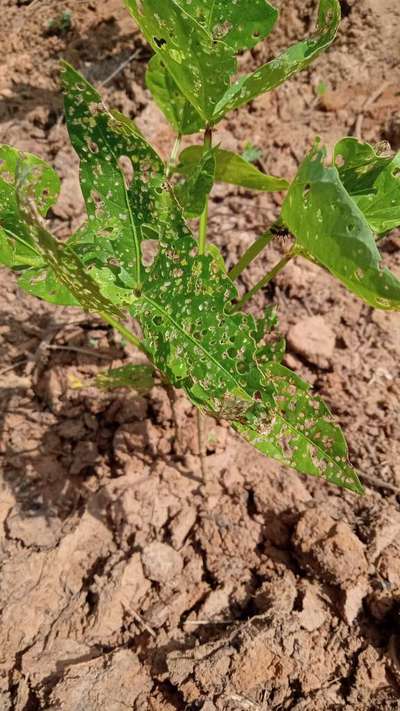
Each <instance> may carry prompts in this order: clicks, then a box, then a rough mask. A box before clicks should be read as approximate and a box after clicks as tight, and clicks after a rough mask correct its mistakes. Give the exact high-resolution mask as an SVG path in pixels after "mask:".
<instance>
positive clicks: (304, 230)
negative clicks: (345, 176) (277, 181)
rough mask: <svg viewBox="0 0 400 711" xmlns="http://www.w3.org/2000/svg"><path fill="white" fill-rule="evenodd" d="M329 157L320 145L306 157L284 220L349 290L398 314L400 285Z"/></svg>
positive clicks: (306, 248) (310, 253)
mask: <svg viewBox="0 0 400 711" xmlns="http://www.w3.org/2000/svg"><path fill="white" fill-rule="evenodd" d="M325 158H326V151H324V150H320V149H319V147H318V146H316V147H314V149H313V150H312V152H311V153H310V155H309V156H308V157H307V158H306V159H305V161H304V163H303V164H302V166H301V167H300V170H299V172H298V175H297V177H296V179H295V180H294V182H293V183H292V185H291V187H290V189H289V192H288V195H287V198H286V200H285V203H284V205H283V209H282V219H283V222H284V223H285V224H286V225H287V227H288V228H289V230H290V231H291V232H292V234H293V235H294V236H295V237H296V240H297V246H298V247H299V249H300V250H301V252H302V253H303V254H304V255H305V256H306V257H309V258H310V259H312V260H315V261H317V262H319V264H322V265H323V266H324V267H326V269H328V270H329V271H330V272H331V273H332V274H333V275H334V276H336V277H337V278H338V279H339V280H340V281H341V282H342V283H343V284H345V286H347V288H348V289H350V291H352V292H353V293H354V294H356V295H357V296H359V297H361V298H362V299H363V300H364V301H365V302H366V303H367V304H370V305H371V306H374V307H376V308H380V309H384V310H389V311H390V310H398V309H400V281H399V279H397V277H396V276H395V275H394V274H392V273H391V272H390V271H389V270H388V269H387V268H385V267H384V266H383V264H382V259H381V255H380V253H379V250H378V247H377V245H376V242H375V238H374V235H373V233H372V231H371V229H370V227H369V225H368V222H367V220H366V218H365V216H364V215H363V213H362V212H361V210H360V207H359V206H358V205H357V203H356V202H355V200H353V199H352V198H351V196H350V195H349V193H348V192H347V191H346V190H345V188H344V186H343V184H342V182H341V180H340V176H339V173H338V170H337V168H336V167H328V166H326V165H325Z"/></svg>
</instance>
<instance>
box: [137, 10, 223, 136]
mask: <svg viewBox="0 0 400 711" xmlns="http://www.w3.org/2000/svg"><path fill="white" fill-rule="evenodd" d="M125 1H126V5H127V7H128V8H129V10H130V12H131V13H132V15H133V17H134V18H135V20H136V21H137V23H138V25H139V27H140V28H141V30H142V32H143V34H144V35H145V37H146V39H147V41H148V42H149V44H150V45H151V46H152V48H153V49H154V51H155V52H156V54H158V56H159V57H160V58H161V59H162V62H163V64H164V65H165V67H166V68H167V70H168V72H169V73H170V74H171V76H172V77H173V79H174V80H175V82H176V84H177V86H178V87H179V89H180V91H181V92H182V94H183V95H184V96H185V98H186V99H187V100H188V101H189V102H190V103H191V104H192V106H194V108H195V109H196V111H197V112H198V113H199V114H200V116H201V117H202V119H203V121H204V122H206V123H208V122H209V121H210V120H211V117H212V116H213V113H214V107H215V106H216V104H217V103H218V101H219V100H220V99H221V97H222V96H223V94H224V92H225V91H226V89H227V88H228V87H229V84H230V77H231V76H232V75H233V74H234V73H235V72H236V68H237V63H236V59H235V57H234V52H233V49H232V48H231V47H230V46H229V45H228V44H225V42H221V41H220V40H216V39H215V38H214V37H213V36H212V34H211V33H210V32H208V31H207V30H206V29H205V28H204V27H202V26H201V25H200V24H199V23H198V22H197V21H196V20H194V19H193V17H192V16H191V15H190V14H188V13H187V12H186V11H185V10H184V9H182V8H181V7H180V5H179V3H178V2H177V1H175V0H163V2H161V3H160V0H125ZM197 1H198V0H193V3H194V7H195V6H196V3H197Z"/></svg>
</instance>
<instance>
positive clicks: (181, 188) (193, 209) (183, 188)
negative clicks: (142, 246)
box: [174, 148, 216, 218]
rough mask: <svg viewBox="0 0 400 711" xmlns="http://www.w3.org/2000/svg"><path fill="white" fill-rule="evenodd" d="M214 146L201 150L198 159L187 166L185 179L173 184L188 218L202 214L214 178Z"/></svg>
mask: <svg viewBox="0 0 400 711" xmlns="http://www.w3.org/2000/svg"><path fill="white" fill-rule="evenodd" d="M215 154H216V151H215V149H214V148H211V149H209V150H206V151H204V152H203V151H201V152H200V155H199V157H198V160H196V161H193V162H191V163H190V165H188V166H187V170H186V171H185V176H186V177H185V180H184V181H183V182H181V183H178V185H176V186H175V189H174V191H175V195H176V197H177V199H178V202H179V204H180V205H181V207H182V209H183V211H184V213H185V215H186V216H187V217H189V218H191V217H192V218H193V217H198V216H199V215H201V214H202V212H203V210H204V208H205V206H206V202H207V199H208V196H209V194H210V192H211V190H212V187H213V185H214V180H215V166H216V161H215Z"/></svg>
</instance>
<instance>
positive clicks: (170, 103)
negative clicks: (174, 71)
mask: <svg viewBox="0 0 400 711" xmlns="http://www.w3.org/2000/svg"><path fill="white" fill-rule="evenodd" d="M146 83H147V86H148V88H149V90H150V91H151V93H152V95H153V97H154V100H155V102H156V103H157V104H158V106H159V108H160V109H161V111H162V112H163V113H164V114H165V116H166V117H167V119H168V121H169V122H170V124H171V126H173V128H174V129H175V131H176V132H177V133H178V134H182V135H186V134H191V133H197V132H198V131H200V130H201V129H202V128H204V127H205V121H204V120H203V119H202V117H201V116H200V115H199V114H198V113H197V111H196V109H195V108H194V107H193V106H192V105H191V104H190V103H189V101H187V99H186V98H185V97H184V95H183V94H182V92H181V90H180V89H179V87H178V85H177V83H176V82H175V80H174V78H173V77H172V75H171V74H170V73H169V72H168V70H167V68H166V67H165V65H164V63H163V61H162V58H161V57H160V56H159V55H158V54H155V55H154V57H152V58H151V60H150V62H149V64H148V67H147V73H146Z"/></svg>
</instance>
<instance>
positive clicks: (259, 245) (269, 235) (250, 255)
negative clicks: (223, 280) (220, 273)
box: [228, 228, 275, 281]
mask: <svg viewBox="0 0 400 711" xmlns="http://www.w3.org/2000/svg"><path fill="white" fill-rule="evenodd" d="M274 237H275V234H274V232H273V229H272V228H271V229H270V230H268V232H265V233H264V234H263V235H261V237H259V238H258V239H257V240H256V241H255V242H253V244H252V245H251V246H250V247H249V248H248V250H246V252H245V253H244V255H243V256H242V257H241V259H240V260H239V261H238V263H237V264H236V265H235V266H234V267H233V269H231V271H230V272H229V273H228V277H229V279H231V281H236V279H237V278H238V277H239V276H240V275H241V274H242V272H244V270H245V269H247V267H248V266H249V264H251V262H253V261H254V259H255V258H256V257H258V255H259V254H260V252H262V251H263V249H265V247H267V246H268V245H269V243H270V242H272V240H273V239H274Z"/></svg>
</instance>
